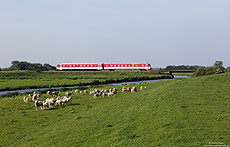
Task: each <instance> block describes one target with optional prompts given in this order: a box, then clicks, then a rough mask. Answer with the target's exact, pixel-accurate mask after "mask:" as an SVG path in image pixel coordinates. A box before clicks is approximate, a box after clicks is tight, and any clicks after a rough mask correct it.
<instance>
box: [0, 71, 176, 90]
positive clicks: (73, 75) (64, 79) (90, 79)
mask: <svg viewBox="0 0 230 147" xmlns="http://www.w3.org/2000/svg"><path fill="white" fill-rule="evenodd" d="M164 78H172V75H166V74H157V73H155V72H144V71H142V72H138V71H137V72H125V71H121V72H104V71H97V72H74V71H73V72H71V71H68V72H61V71H59V72H55V71H53V72H33V71H13V72H0V90H1V91H3V90H14V89H30V88H45V87H46V88H49V87H59V86H84V85H94V84H107V83H114V82H126V81H139V80H152V79H164Z"/></svg>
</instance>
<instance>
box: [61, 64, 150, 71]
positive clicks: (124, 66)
mask: <svg viewBox="0 0 230 147" xmlns="http://www.w3.org/2000/svg"><path fill="white" fill-rule="evenodd" d="M150 69H151V65H150V64H148V63H61V64H58V65H57V70H150Z"/></svg>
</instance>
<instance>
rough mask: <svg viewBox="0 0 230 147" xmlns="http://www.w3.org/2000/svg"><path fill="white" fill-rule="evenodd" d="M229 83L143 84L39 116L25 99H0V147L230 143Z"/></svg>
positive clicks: (221, 78)
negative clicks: (130, 90)
mask: <svg viewBox="0 0 230 147" xmlns="http://www.w3.org/2000/svg"><path fill="white" fill-rule="evenodd" d="M229 81H230V73H225V74H220V75H211V76H205V77H197V78H188V79H176V80H169V81H159V82H154V83H144V84H141V85H143V86H147V87H148V89H147V90H145V91H138V92H136V93H121V92H120V91H121V86H117V88H118V89H119V91H118V92H119V93H118V94H117V95H115V97H114V98H98V99H93V98H92V97H90V96H89V95H82V96H80V95H78V96H76V95H74V96H73V100H72V101H71V102H70V103H69V105H67V106H65V107H56V108H55V109H51V110H44V111H41V110H40V111H37V112H36V111H35V108H34V104H33V103H32V102H30V103H29V104H26V103H24V102H23V100H22V98H23V96H16V97H11V98H1V99H0V130H1V131H0V146H17V147H18V146H86V147H88V146H100V147H101V146H138V147H139V146H167V147H168V146H173V147H174V146H181V147H182V146H183V147H187V146H204V145H209V142H221V143H223V144H227V145H230V125H229V122H230V90H229V89H230V82H229ZM136 87H138V88H139V87H140V85H136ZM104 88H111V87H104ZM64 93H65V92H62V93H61V95H64ZM46 97H47V96H46V95H43V96H42V99H45V98H46Z"/></svg>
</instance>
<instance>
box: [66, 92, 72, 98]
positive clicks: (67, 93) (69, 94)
mask: <svg viewBox="0 0 230 147" xmlns="http://www.w3.org/2000/svg"><path fill="white" fill-rule="evenodd" d="M72 94H73V92H66V94H65V95H66V96H67V97H68V96H71V95H72Z"/></svg>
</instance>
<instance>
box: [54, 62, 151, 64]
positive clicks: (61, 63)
mask: <svg viewBox="0 0 230 147" xmlns="http://www.w3.org/2000/svg"><path fill="white" fill-rule="evenodd" d="M58 64H149V63H148V62H139V63H137V62H135V63H132V62H108V63H58Z"/></svg>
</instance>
